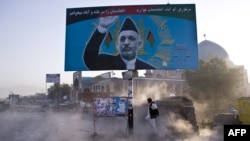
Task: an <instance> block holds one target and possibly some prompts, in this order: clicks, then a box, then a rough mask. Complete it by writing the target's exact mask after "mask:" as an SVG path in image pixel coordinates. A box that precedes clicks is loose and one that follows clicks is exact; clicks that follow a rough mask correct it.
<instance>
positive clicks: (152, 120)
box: [145, 103, 157, 132]
mask: <svg viewBox="0 0 250 141" xmlns="http://www.w3.org/2000/svg"><path fill="white" fill-rule="evenodd" d="M151 109H152V110H155V109H157V105H156V104H155V103H152V105H151ZM145 119H146V120H148V121H149V124H150V125H151V127H152V128H153V130H154V132H157V127H156V124H155V118H150V113H149V108H148V114H147V116H146V117H145Z"/></svg>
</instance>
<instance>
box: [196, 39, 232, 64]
mask: <svg viewBox="0 0 250 141" xmlns="http://www.w3.org/2000/svg"><path fill="white" fill-rule="evenodd" d="M198 52H199V60H203V61H209V60H211V59H213V58H219V59H223V60H229V56H228V53H227V52H226V50H225V49H224V48H223V47H221V46H220V45H218V44H216V43H214V42H212V41H208V40H204V41H202V42H200V43H199V44H198Z"/></svg>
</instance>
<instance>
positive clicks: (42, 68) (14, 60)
mask: <svg viewBox="0 0 250 141" xmlns="http://www.w3.org/2000/svg"><path fill="white" fill-rule="evenodd" d="M168 2H169V3H170V4H180V3H181V4H196V17H197V31H198V32H197V37H198V42H201V41H203V40H204V36H203V35H204V34H206V39H207V40H211V41H213V42H216V43H218V44H219V45H221V46H222V47H223V48H224V49H225V50H226V51H227V52H228V54H229V57H230V59H231V60H232V61H233V63H234V64H236V65H244V66H245V68H246V69H247V70H248V71H250V63H249V62H248V61H249V60H250V55H248V52H247V51H246V50H248V46H249V43H248V41H249V39H248V36H249V33H250V27H249V25H250V21H249V20H248V17H249V13H250V9H249V8H248V6H249V5H250V1H248V0H238V1H233V0H220V1H218V0H209V1H208V0H168V1H167V0H137V1H135V0H126V1H118V0H105V1H103V0H91V1H86V0H53V1H51V0H35V1H34V0H22V1H20V0H1V1H0V18H1V22H0V47H1V51H0V60H1V61H0V66H1V69H0V78H1V79H0V98H5V97H7V96H8V95H9V93H10V91H13V92H14V93H17V94H21V95H31V94H34V93H36V92H44V91H45V88H46V83H45V75H46V74H47V73H60V74H61V83H67V84H72V80H73V78H72V77H73V72H71V71H70V72H65V71H64V49H65V26H66V8H73V7H95V6H113V5H143V4H166V3H168ZM105 72H106V71H105ZM102 73H103V72H102V71H97V72H83V75H84V76H96V75H98V74H102ZM115 73H116V74H115V76H120V75H121V72H120V71H117V72H115ZM142 74H143V72H141V73H140V75H142Z"/></svg>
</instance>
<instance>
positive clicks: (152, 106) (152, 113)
mask: <svg viewBox="0 0 250 141" xmlns="http://www.w3.org/2000/svg"><path fill="white" fill-rule="evenodd" d="M147 102H148V112H147V116H146V117H145V120H148V121H149V124H150V125H151V128H152V129H153V132H154V133H157V127H156V124H155V119H156V118H157V117H158V116H159V115H160V114H159V110H158V107H157V104H156V103H155V102H154V101H153V100H152V99H151V98H148V99H147Z"/></svg>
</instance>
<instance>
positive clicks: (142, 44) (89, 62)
mask: <svg viewBox="0 0 250 141" xmlns="http://www.w3.org/2000/svg"><path fill="white" fill-rule="evenodd" d="M197 68H198V43H197V29H196V11H195V4H166V5H133V6H106V7H86V8H67V10H66V43H65V71H80V70H82V71H84V70H141V69H158V70H172V69H197Z"/></svg>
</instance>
